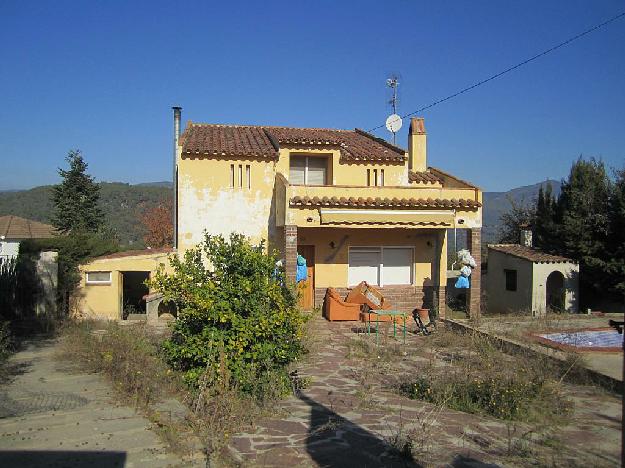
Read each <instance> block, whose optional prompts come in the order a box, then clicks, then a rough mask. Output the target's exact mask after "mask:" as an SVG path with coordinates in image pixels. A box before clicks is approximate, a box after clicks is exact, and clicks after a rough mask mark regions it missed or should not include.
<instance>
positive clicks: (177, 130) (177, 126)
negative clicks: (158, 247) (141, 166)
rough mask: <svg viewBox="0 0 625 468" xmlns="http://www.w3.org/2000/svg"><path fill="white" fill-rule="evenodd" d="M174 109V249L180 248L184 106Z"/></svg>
mask: <svg viewBox="0 0 625 468" xmlns="http://www.w3.org/2000/svg"><path fill="white" fill-rule="evenodd" d="M172 109H173V111H174V167H173V183H172V185H173V189H174V201H173V206H172V210H171V211H172V222H173V224H174V246H173V247H174V249H177V248H178V162H177V160H176V158H177V157H178V142H179V141H180V117H181V114H182V107H178V106H174V107H172Z"/></svg>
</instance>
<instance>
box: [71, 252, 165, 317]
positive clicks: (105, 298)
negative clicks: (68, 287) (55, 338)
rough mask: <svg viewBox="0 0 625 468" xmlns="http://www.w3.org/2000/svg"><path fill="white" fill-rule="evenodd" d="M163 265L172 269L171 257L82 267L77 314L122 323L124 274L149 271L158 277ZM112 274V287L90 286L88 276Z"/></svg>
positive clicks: (133, 258)
mask: <svg viewBox="0 0 625 468" xmlns="http://www.w3.org/2000/svg"><path fill="white" fill-rule="evenodd" d="M160 264H163V265H165V269H166V271H167V270H168V269H169V262H168V261H167V254H164V253H156V254H145V255H136V256H128V257H120V258H109V259H106V258H102V259H95V260H93V261H92V262H90V263H87V264H85V265H81V266H80V276H81V279H80V284H79V286H78V290H77V292H76V295H75V298H76V301H77V302H76V311H75V313H76V314H78V315H79V316H80V317H81V318H98V319H108V320H119V319H121V310H120V309H121V308H120V303H121V293H122V291H121V287H120V286H121V282H120V275H121V272H122V271H149V272H150V274H151V275H152V274H154V273H155V272H156V270H157V268H158V266H159V265H160ZM88 271H110V272H111V280H112V281H111V284H89V285H88V284H86V276H87V275H86V272H88Z"/></svg>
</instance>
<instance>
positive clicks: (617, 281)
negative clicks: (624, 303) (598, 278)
mask: <svg viewBox="0 0 625 468" xmlns="http://www.w3.org/2000/svg"><path fill="white" fill-rule="evenodd" d="M608 256H609V258H610V261H609V271H610V275H611V277H612V279H613V281H612V282H611V284H610V286H611V287H610V289H612V290H613V291H614V292H616V293H617V294H620V295H621V296H622V297H623V298H624V299H625V168H624V169H622V170H621V171H617V172H616V180H615V183H614V187H613V190H612V197H611V200H610V234H609V237H608Z"/></svg>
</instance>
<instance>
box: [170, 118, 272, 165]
mask: <svg viewBox="0 0 625 468" xmlns="http://www.w3.org/2000/svg"><path fill="white" fill-rule="evenodd" d="M181 141H182V152H183V153H186V154H197V155H215V156H256V157H261V158H269V159H274V158H277V157H278V148H277V146H274V144H273V143H272V142H271V139H270V137H269V135H267V132H265V130H264V129H263V128H262V127H252V126H239V125H204V124H190V125H189V126H188V127H187V128H186V130H185V131H184V133H183V135H182V137H181Z"/></svg>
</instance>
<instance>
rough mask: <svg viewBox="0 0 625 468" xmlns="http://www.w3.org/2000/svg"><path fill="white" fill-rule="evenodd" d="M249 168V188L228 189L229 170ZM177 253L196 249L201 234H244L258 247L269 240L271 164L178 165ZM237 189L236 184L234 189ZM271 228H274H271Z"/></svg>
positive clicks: (216, 160)
mask: <svg viewBox="0 0 625 468" xmlns="http://www.w3.org/2000/svg"><path fill="white" fill-rule="evenodd" d="M231 164H234V165H235V169H236V170H238V165H239V164H241V165H243V171H244V184H246V182H245V166H246V165H249V166H250V171H251V188H249V189H248V188H247V187H236V186H235V187H234V188H232V187H231V186H230V185H231V182H230V175H231V173H230V165H231ZM178 174H179V175H178V248H179V249H180V250H182V251H184V250H187V249H188V248H190V247H193V246H195V245H197V244H198V243H199V242H200V241H201V240H202V239H203V232H204V230H207V231H208V232H209V233H210V234H221V235H223V236H225V237H228V236H229V235H230V234H231V233H233V232H237V233H241V234H244V235H246V236H248V237H250V238H251V239H252V241H253V242H259V241H260V240H261V239H267V238H268V236H269V234H270V233H269V225H270V217H271V214H272V213H271V212H272V209H271V208H272V201H273V195H274V190H273V187H274V178H275V172H274V163H273V162H267V161H260V160H247V159H223V158H211V159H182V160H180V161H179V168H178ZM237 185H238V184H237ZM274 224H275V223H274Z"/></svg>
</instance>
